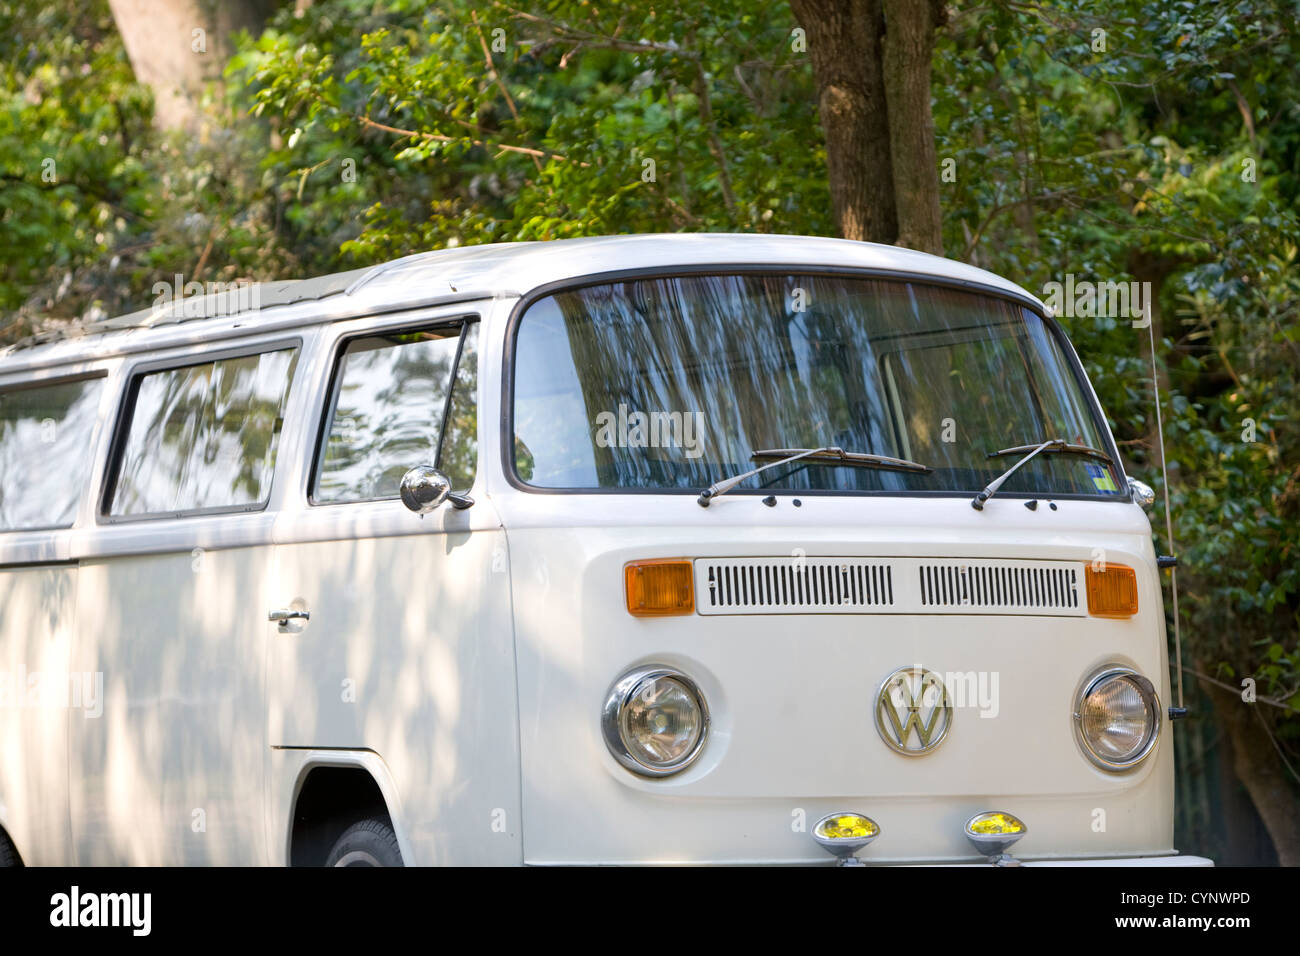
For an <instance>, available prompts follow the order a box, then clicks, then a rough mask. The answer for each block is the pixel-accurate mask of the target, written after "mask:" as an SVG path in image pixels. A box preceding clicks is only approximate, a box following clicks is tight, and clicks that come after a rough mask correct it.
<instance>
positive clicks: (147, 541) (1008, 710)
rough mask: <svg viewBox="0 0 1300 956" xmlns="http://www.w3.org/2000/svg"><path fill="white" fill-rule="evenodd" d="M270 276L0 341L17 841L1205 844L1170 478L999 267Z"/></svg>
mask: <svg viewBox="0 0 1300 956" xmlns="http://www.w3.org/2000/svg"><path fill="white" fill-rule="evenodd" d="M178 286H179V283H178ZM181 291H182V293H183V287H181ZM253 293H254V294H253V295H252V296H251V297H249V296H241V297H240V300H239V304H238V305H237V307H236V308H234V309H231V308H228V307H225V306H228V305H229V301H226V300H223V299H222V297H221V296H207V297H204V298H201V299H186V298H184V296H183V295H182V298H180V299H179V300H176V299H173V300H172V301H170V302H168V301H160V302H159V303H158V304H156V306H155V307H154V308H152V309H150V310H147V311H145V312H142V313H137V314H136V315H132V316H126V317H123V318H121V319H116V320H111V321H107V322H103V323H101V324H99V325H97V326H93V327H90V328H85V329H82V330H81V331H80V333H78V334H77V335H75V336H74V335H66V334H65V335H62V336H60V335H52V336H47V337H46V338H45V339H44V340H35V341H30V342H26V343H21V344H20V345H18V346H16V347H12V348H10V349H8V350H6V351H4V352H3V353H0V615H2V616H0V693H2V694H3V701H2V706H0V827H3V834H4V835H5V839H4V840H0V847H2V848H0V857H2V858H3V859H5V860H6V861H8V862H17V861H19V860H21V861H24V862H26V863H29V864H79V865H117V864H163V865H172V864H305V865H320V864H330V865H365V864H383V865H391V864H408V865H410V864H415V865H425V864H519V863H530V864H563V863H629V864H652V863H759V862H762V863H827V864H830V863H833V862H835V861H837V860H838V861H840V862H845V863H859V862H860V863H865V864H868V865H873V864H902V863H981V864H983V863H986V862H989V861H991V862H996V863H1002V864H1010V863H1016V862H1024V863H1053V862H1057V863H1059V862H1062V861H1069V862H1076V863H1078V862H1094V863H1095V862H1101V863H1120V862H1123V863H1156V864H1169V863H1175V862H1178V863H1205V862H1208V861H1204V860H1199V859H1195V858H1192V859H1189V858H1187V857H1179V856H1177V855H1176V850H1175V848H1174V846H1173V786H1174V751H1173V747H1172V746H1171V740H1170V733H1171V731H1170V725H1169V721H1168V716H1167V708H1168V705H1169V686H1168V685H1169V667H1168V664H1167V660H1166V647H1165V630H1164V614H1163V610H1162V602H1161V582H1160V578H1159V574H1158V571H1157V559H1156V555H1155V553H1154V551H1153V549H1152V544H1151V533H1150V527H1149V525H1148V521H1147V517H1146V515H1145V514H1144V512H1143V509H1142V507H1141V505H1140V502H1139V499H1141V498H1143V497H1146V496H1148V495H1149V489H1146V488H1144V487H1143V486H1141V485H1140V484H1132V483H1130V481H1129V479H1127V477H1126V476H1125V474H1124V471H1123V468H1122V466H1121V464H1120V459H1119V455H1118V453H1117V450H1116V447H1115V443H1114V441H1113V439H1112V437H1111V434H1110V431H1109V430H1108V428H1107V425H1106V420H1105V418H1104V416H1103V413H1102V410H1101V409H1100V408H1099V407H1098V403H1097V399H1096V397H1095V395H1094V394H1093V392H1092V390H1091V388H1090V387H1089V385H1088V382H1087V380H1086V378H1085V376H1084V373H1083V370H1082V368H1081V366H1080V363H1079V361H1078V359H1077V358H1076V356H1075V354H1074V353H1073V351H1072V350H1071V347H1070V345H1069V343H1068V342H1067V340H1066V338H1065V336H1064V335H1063V333H1062V332H1061V329H1060V328H1059V327H1058V326H1057V325H1056V323H1055V322H1053V321H1052V319H1051V318H1050V317H1049V316H1048V315H1046V314H1045V310H1044V308H1043V306H1042V304H1041V303H1040V302H1039V301H1038V300H1037V299H1036V298H1035V297H1034V296H1032V295H1030V294H1029V293H1027V292H1026V291H1025V290H1024V289H1021V288H1020V287H1018V286H1016V285H1014V284H1013V283H1011V282H1008V281H1006V280H1004V279H1001V278H998V277H997V276H994V275H990V274H988V273H986V272H983V271H981V270H978V269H975V268H972V267H970V266H966V265H962V264H958V263H955V262H950V261H947V260H944V259H938V258H934V257H932V256H928V255H923V254H920V253H916V252H911V251H908V250H904V249H899V248H893V247H886V246H877V245H870V244H865V243H858V242H845V241H838V240H830V239H815V238H795V237H773V236H753V235H744V236H720V235H712V236H711V235H675V236H627V237H617V238H608V239H592V240H573V241H567V242H550V243H523V244H515V245H500V246H485V247H478V248H465V249H454V250H447V251H442V252H433V253H428V254H425V255H417V256H412V257H409V258H406V259H401V260H398V261H396V262H392V263H389V264H387V265H382V266H377V267H374V268H370V269H366V270H361V271H358V272H353V273H348V274H343V275H339V276H331V277H326V278H324V279H315V280H307V281H303V282H286V283H272V284H268V285H264V286H259V287H257V288H256V289H255V290H253ZM163 299H164V300H165V296H164V297H163ZM223 302H224V305H223Z"/></svg>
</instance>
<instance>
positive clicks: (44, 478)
mask: <svg viewBox="0 0 1300 956" xmlns="http://www.w3.org/2000/svg"><path fill="white" fill-rule="evenodd" d="M103 384H104V380H103V379H102V378H96V379H83V380H82V381H79V382H63V383H61V384H58V385H46V386H41V387H39V388H23V389H16V390H14V391H9V392H4V393H3V394H0V531H14V530H18V529H23V528H27V529H32V528H66V527H69V526H71V524H72V522H73V519H74V518H75V516H76V511H77V499H78V498H79V497H80V495H81V492H82V490H83V488H84V487H85V478H86V477H87V472H86V467H85V464H86V455H87V451H88V449H89V448H90V438H91V433H92V432H93V431H94V428H95V420H96V417H97V414H98V411H99V397H100V392H101V389H102V387H103Z"/></svg>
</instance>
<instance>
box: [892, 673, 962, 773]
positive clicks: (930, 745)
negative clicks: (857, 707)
mask: <svg viewBox="0 0 1300 956" xmlns="http://www.w3.org/2000/svg"><path fill="white" fill-rule="evenodd" d="M951 728H952V698H950V697H949V696H948V688H947V687H945V686H944V683H943V678H942V677H940V676H939V675H938V674H936V673H935V672H934V671H928V670H926V669H925V668H924V667H900V668H899V669H898V670H896V671H894V673H892V674H890V675H889V676H888V677H886V678H885V682H884V683H883V684H881V685H880V691H879V692H878V693H877V694H876V730H877V731H879V732H880V739H881V740H883V741H884V742H885V743H887V744H889V746H890V747H891V748H893V749H894V750H897V751H898V752H899V753H900V754H906V755H907V756H909V757H918V756H920V755H921V754H928V753H930V752H931V751H933V750H935V749H936V748H937V747H938V746H939V745H940V744H941V743H943V740H944V738H945V737H947V736H948V731H949V730H950V729H951Z"/></svg>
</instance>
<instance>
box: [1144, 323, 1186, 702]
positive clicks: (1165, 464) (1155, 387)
mask: <svg viewBox="0 0 1300 956" xmlns="http://www.w3.org/2000/svg"><path fill="white" fill-rule="evenodd" d="M1151 311H1152V309H1151V302H1150V298H1149V297H1148V300H1147V315H1146V318H1147V339H1148V340H1149V341H1150V343H1151V392H1152V395H1153V396H1154V398H1155V404H1156V434H1157V435H1158V436H1159V439H1160V473H1161V475H1162V476H1163V478H1164V492H1165V538H1166V540H1167V541H1168V542H1169V553H1170V554H1177V553H1178V552H1177V551H1176V550H1175V549H1174V516H1173V512H1172V511H1170V510H1169V459H1168V456H1167V455H1166V454H1165V426H1164V421H1163V420H1162V418H1161V416H1160V378H1159V376H1158V375H1157V373H1156V333H1155V323H1154V322H1152V321H1151ZM1169 589H1170V590H1171V591H1173V595H1174V658H1175V661H1176V665H1175V667H1176V673H1177V675H1178V709H1179V710H1182V709H1183V640H1182V634H1181V633H1180V630H1179V621H1178V565H1177V564H1174V565H1173V566H1172V567H1171V568H1170V569H1169Z"/></svg>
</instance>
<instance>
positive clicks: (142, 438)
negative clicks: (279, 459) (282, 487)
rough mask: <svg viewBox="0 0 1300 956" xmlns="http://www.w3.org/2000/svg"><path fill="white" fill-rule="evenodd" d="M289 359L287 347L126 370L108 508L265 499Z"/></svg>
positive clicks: (172, 510)
mask: <svg viewBox="0 0 1300 956" xmlns="http://www.w3.org/2000/svg"><path fill="white" fill-rule="evenodd" d="M297 359H298V350H297V349H294V348H287V349H280V350H277V351H274V352H263V353H261V354H259V355H241V356H238V357H236V358H228V359H220V360H218V361H215V362H205V363H203V364H200V365H187V366H184V367H182V368H171V369H165V370H163V371H158V372H146V373H144V374H142V375H138V376H136V377H135V379H134V380H133V381H132V383H131V395H130V412H129V416H128V422H127V432H126V436H125V439H122V438H119V441H120V442H121V447H120V451H119V457H118V465H117V470H116V472H115V474H114V475H113V477H112V481H111V484H110V487H109V491H108V497H107V500H108V501H109V503H110V504H109V508H108V513H109V514H110V515H112V516H114V517H128V516H131V517H138V516H145V515H175V514H181V513H185V512H198V511H210V510H245V511H254V510H257V509H259V508H264V507H266V502H267V500H268V498H269V497H270V492H271V476H272V473H273V472H274V471H275V453H276V449H277V447H278V445H279V440H280V429H281V426H282V424H283V420H284V419H283V416H284V407H285V402H286V400H287V399H288V396H289V385H290V382H291V381H292V379H293V373H294V367H295V365H296V364H297Z"/></svg>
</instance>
